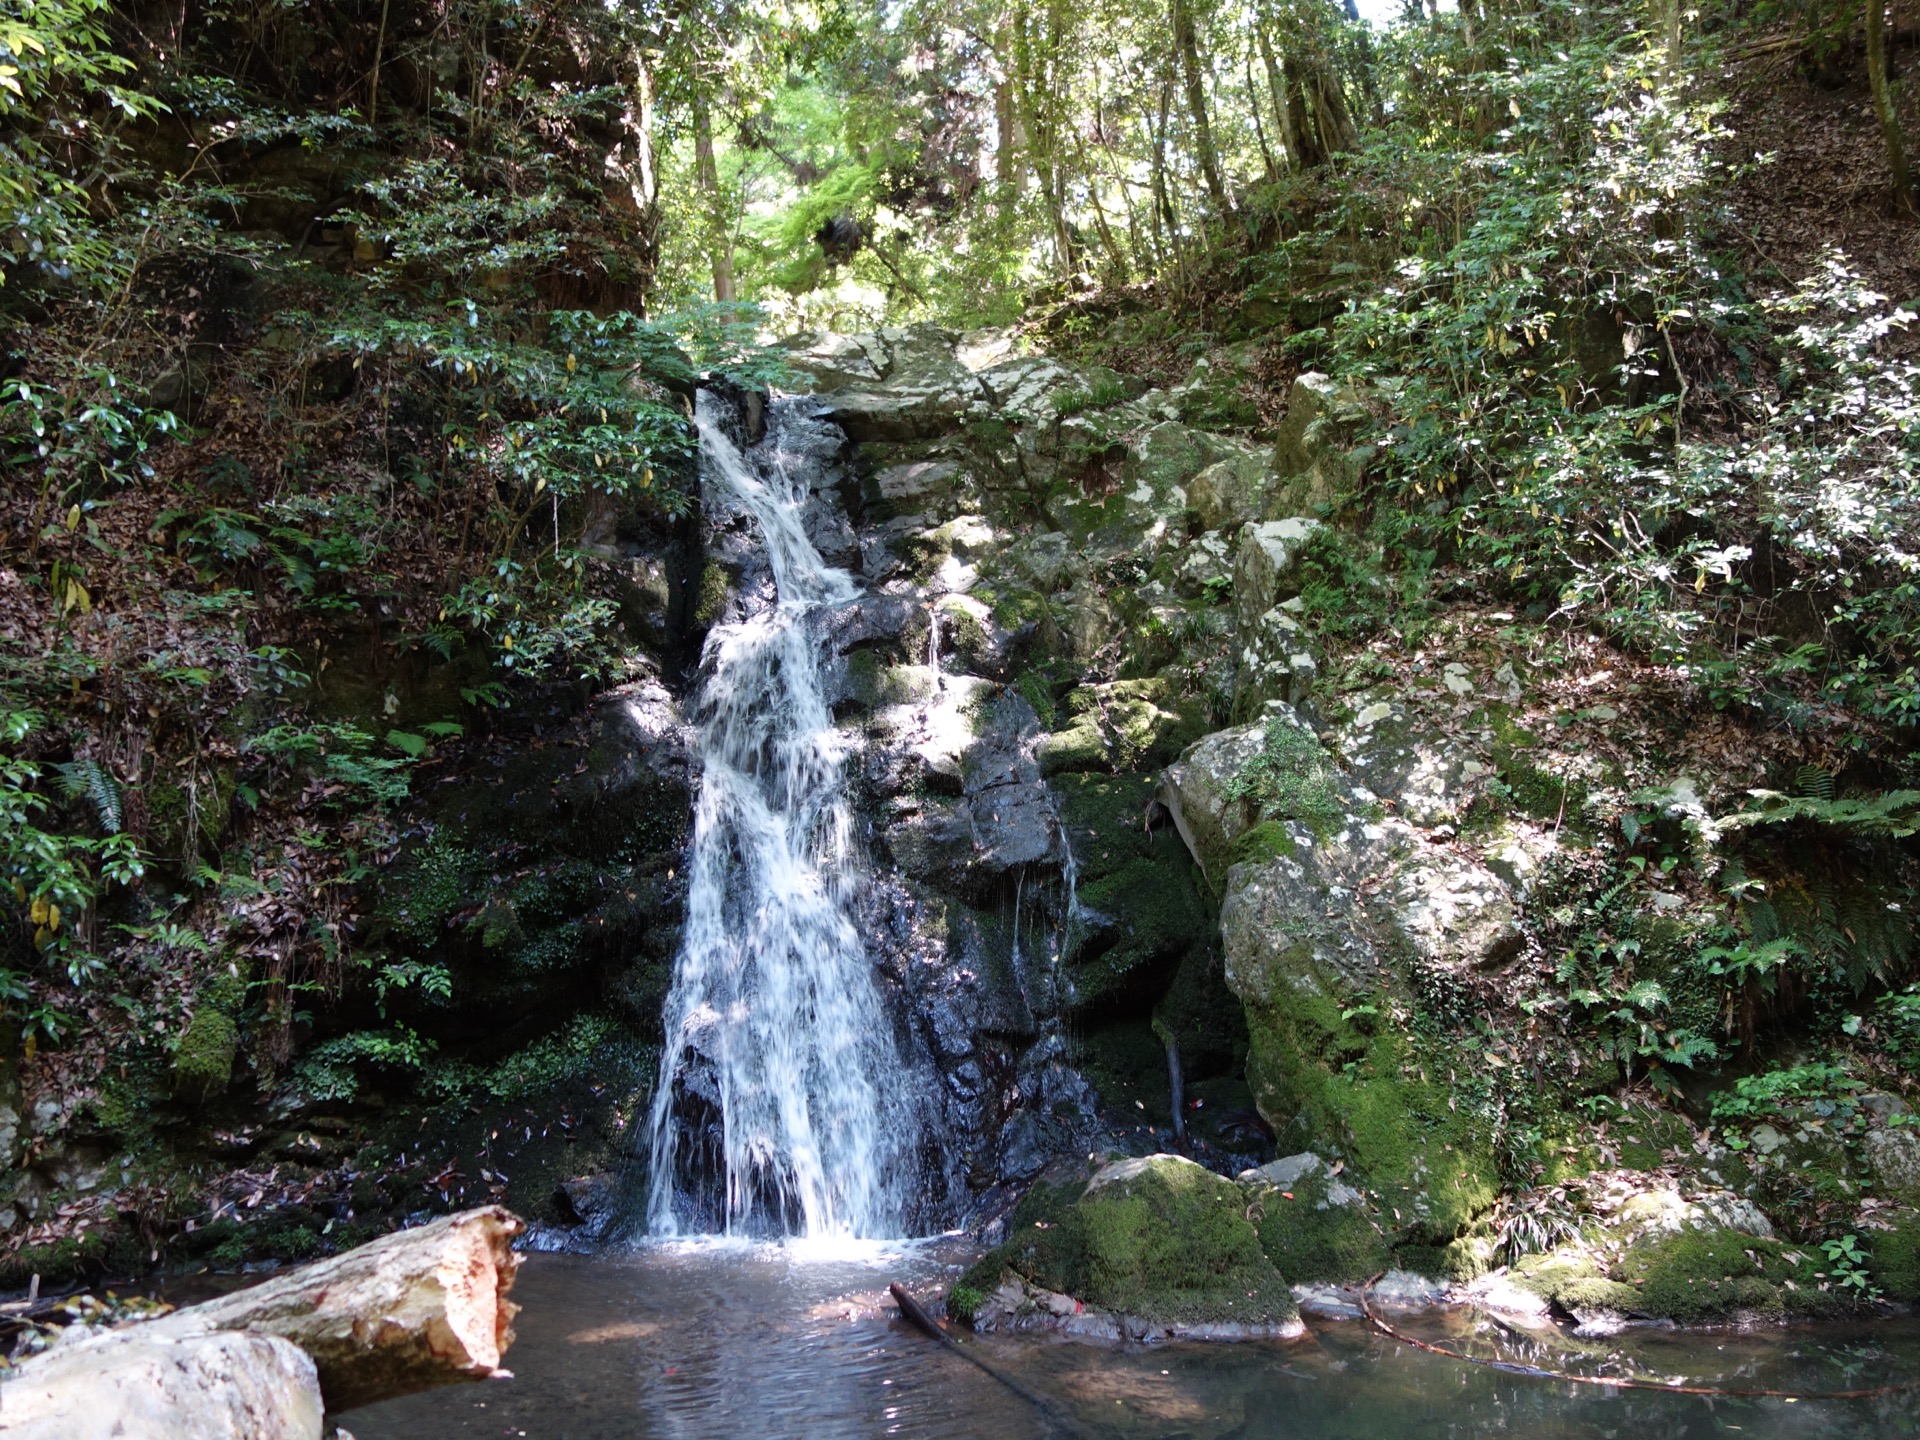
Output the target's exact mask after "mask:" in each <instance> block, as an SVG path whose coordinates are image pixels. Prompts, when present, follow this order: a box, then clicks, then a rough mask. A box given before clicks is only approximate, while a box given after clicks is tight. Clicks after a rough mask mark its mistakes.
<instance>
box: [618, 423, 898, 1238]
mask: <svg viewBox="0 0 1920 1440" xmlns="http://www.w3.org/2000/svg"><path fill="white" fill-rule="evenodd" d="M804 403H805V402H794V401H781V402H777V403H776V404H775V406H774V409H773V412H772V415H771V416H770V433H769V437H768V439H767V440H766V441H764V442H762V444H760V445H759V446H756V447H755V448H754V451H753V452H752V454H751V455H748V454H743V453H742V452H741V450H740V449H739V447H738V446H736V445H735V443H734V442H733V440H732V439H731V438H729V436H728V435H727V434H726V432H725V430H724V429H723V428H722V427H721V424H720V423H719V422H720V419H721V416H720V413H719V412H720V407H721V406H722V405H723V404H724V402H722V401H719V400H717V399H716V398H714V397H712V396H711V395H710V394H709V393H708V392H706V391H702V392H701V394H700V397H699V405H698V412H697V416H696V419H697V422H698V427H699V433H700V453H701V469H702V480H703V483H704V486H705V493H706V495H707V498H708V502H709V506H710V508H716V509H720V510H723V511H724V510H729V509H730V510H733V511H735V512H744V513H745V514H746V515H748V516H750V517H751V519H752V521H753V523H754V525H755V527H756V528H757V529H758V531H759V534H760V537H761V541H762V543H763V545H764V547H765V551H764V553H765V560H766V563H767V566H768V567H769V569H770V570H771V574H772V581H773V584H772V587H771V588H772V594H771V596H770V597H766V598H764V599H762V600H761V601H760V602H759V603H758V605H757V608H754V607H751V606H750V609H751V610H752V613H750V614H748V616H747V617H746V618H745V619H742V620H740V621H738V622H737V623H733V624H726V625H719V626H716V627H715V628H714V629H713V631H712V632H711V634H710V635H709V636H708V638H707V642H706V649H705V651H704V653H703V656H702V661H701V666H702V683H701V687H700V692H699V698H698V702H697V706H696V709H695V717H696V720H697V723H698V740H697V745H698V753H699V757H700V763H701V778H700V789H699V798H698V800H697V802H696V805H695V812H694V830H693V846H692V852H691V858H690V861H689V875H688V893H687V911H686V929H685V932H684V935H683V938H682V942H681V948H680V953H679V955H678V957H677V959H676V962H675V968H674V977H673V986H672V990H671V992H670V993H669V995H668V999H667V1005H666V1013H665V1025H666V1048H665V1050H664V1052H663V1054H662V1057H661V1068H660V1080H659V1086H658V1089H657V1090H656V1092H655V1095H654V1104H653V1122H652V1158H653V1164H652V1176H651V1181H650V1186H651V1188H650V1192H649V1196H648V1205H647V1211H648V1222H649V1225H650V1228H651V1229H652V1230H653V1232H654V1233H655V1234H660V1235H672V1234H677V1233H681V1231H682V1229H683V1227H684V1225H685V1222H686V1220H687V1216H686V1211H687V1210H688V1209H689V1208H691V1209H692V1210H693V1211H694V1212H695V1214H697V1215H698V1216H699V1217H700V1219H701V1220H702V1221H704V1222H705V1226H706V1227H710V1228H713V1229H719V1230H724V1231H725V1232H726V1233H728V1234H741V1233H749V1234H751V1233H763V1234H764V1233H774V1234H780V1233H785V1234H798V1235H805V1236H809V1237H824V1236H836V1235H838V1236H886V1235H897V1234H899V1233H900V1232H901V1229H902V1226H903V1213H904V1212H903V1206H902V1204H901V1202H900V1197H899V1195H898V1193H897V1185H898V1183H899V1180H900V1178H901V1177H902V1176H903V1174H904V1173H905V1172H906V1171H907V1170H908V1168H909V1162H910V1160H911V1157H912V1156H913V1155H914V1153H915V1151H916V1145H917V1139H918V1137H917V1135H916V1134H915V1130H916V1124H915V1120H914V1115H915V1113H916V1112H915V1107H914V1105H913V1103H912V1102H911V1098H910V1096H911V1093H912V1088H913V1087H912V1086H911V1084H910V1083H908V1079H909V1077H907V1076H906V1075H905V1074H904V1072H903V1067H902V1065H901V1061H900V1057H899V1056H898V1055H897V1054H896V1052H895V1046H894V1042H893V1038H892V1028H891V1025H890V1022H889V1019H888V1016H887V1013H886V1010H885V1007H884V1005H883V1003H882V1000H881V996H880V993H879V990H878V987H877V985H876V983H875V980H874V976H873V970H872V965H871V962H870V960H869V958H868V955H867V951H866V947H865V944H864V942H863V940H862V937H861V933H860V930H859V928H858V927H857V925H856V923H855V919H854V911H853V905H854V902H855V900H856V898H857V889H858V879H859V874H860V870H861V864H860V860H861V857H860V854H859V852H858V846H857V842H856V840H855V835H854V827H853V818H852V814H851V812H850V809H849V806H848V802H847V796H846V789H845V784H844V778H843V770H844V765H845V759H846V755H847V752H848V750H849V748H850V746H851V741H850V740H849V738H848V737H847V736H846V735H844V734H843V733H842V732H840V731H839V730H837V729H835V727H834V724H833V716H832V711H831V709H830V707H829V705H828V702H827V699H826V696H825V693H824V691H823V687H822V683H821V670H820V653H819V652H820V648H821V646H820V642H819V640H818V639H817V632H818V628H819V627H818V623H817V622H818V621H819V619H820V618H822V617H823V616H824V615H825V613H826V612H828V611H830V610H831V609H832V608H833V607H835V606H839V605H843V604H845V603H847V602H849V601H851V600H853V599H854V598H855V597H856V596H857V594H858V593H859V591H858V588H857V586H856V585H855V583H854V581H853V578H852V577H851V576H850V575H848V574H847V572H845V571H844V570H840V569H836V568H834V567H833V566H830V565H828V564H827V563H826V562H825V561H824V560H823V559H822V558H821V556H820V553H819V552H818V551H817V550H816V549H815V548H814V546H813V544H812V543H811V542H810V541H809V539H808V538H807V533H806V530H805V529H804V528H803V525H802V507H803V506H804V505H805V503H806V501H807V499H808V494H809V485H808V483H807V480H808V465H809V464H810V463H811V462H810V461H809V460H808V458H807V457H806V456H805V455H800V454H794V453H790V452H789V451H788V450H787V449H786V448H785V447H784V446H783V444H782V436H783V434H785V433H787V432H788V431H789V430H790V429H798V428H801V427H804V426H806V425H810V424H811V425H815V426H816V427H817V425H818V422H814V421H811V420H809V419H808V418H807V415H806V412H805V411H804V409H802V408H799V407H803V406H804ZM883 1112H884V1113H883ZM701 1187H705V1189H706V1192H707V1193H706V1194H705V1195H704V1196H702V1195H701V1194H700V1193H699V1192H700V1190H701ZM716 1190H717V1191H718V1192H719V1193H717V1194H716V1193H714V1192H715V1191H716Z"/></svg>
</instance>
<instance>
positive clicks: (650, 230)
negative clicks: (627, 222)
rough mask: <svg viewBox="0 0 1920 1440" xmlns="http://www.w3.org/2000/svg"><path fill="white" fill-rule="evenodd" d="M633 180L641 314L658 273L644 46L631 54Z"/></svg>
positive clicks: (655, 172) (656, 185)
mask: <svg viewBox="0 0 1920 1440" xmlns="http://www.w3.org/2000/svg"><path fill="white" fill-rule="evenodd" d="M633 65H634V86H633V111H632V119H631V121H630V124H631V125H632V128H633V152H634V153H633V180H632V185H631V187H630V189H631V194H632V198H633V208H634V211H635V215H636V223H635V226H634V230H635V234H634V241H635V251H636V253H635V255H634V268H635V269H636V270H638V271H639V273H640V304H639V310H640V313H641V314H642V315H645V314H647V313H648V311H649V310H650V309H651V308H652V303H653V287H654V280H655V278H656V277H657V276H658V275H659V272H660V160H659V152H658V151H657V150H656V149H655V148H654V143H653V131H654V93H653V57H652V56H651V55H649V54H648V53H647V52H646V50H645V48H644V47H636V48H635V50H634V53H633Z"/></svg>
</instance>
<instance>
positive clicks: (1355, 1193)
mask: <svg viewBox="0 0 1920 1440" xmlns="http://www.w3.org/2000/svg"><path fill="white" fill-rule="evenodd" d="M1239 1184H1240V1188H1241V1190H1242V1191H1243V1192H1244V1193H1245V1195H1246V1197H1247V1209H1246V1214H1247V1218H1248V1219H1249V1220H1251V1221H1252V1222H1253V1225H1254V1229H1255V1231H1256V1233H1257V1234H1258V1235H1259V1236H1260V1248H1261V1249H1262V1250H1264V1251H1266V1253H1267V1258H1268V1259H1269V1260H1271V1261H1273V1263H1274V1267H1275V1268H1276V1269H1277V1270H1279V1271H1280V1272H1281V1273H1282V1274H1283V1275H1285V1276H1286V1277H1287V1279H1288V1280H1289V1281H1291V1282H1293V1283H1294V1284H1312V1283H1315V1282H1318V1281H1336V1282H1341V1281H1353V1280H1365V1279H1367V1278H1368V1277H1369V1276H1372V1275H1377V1274H1379V1273H1380V1272H1381V1271H1382V1270H1385V1269H1387V1268H1388V1267H1389V1266H1390V1265H1391V1264H1392V1258H1393V1257H1392V1251H1391V1250H1390V1248H1389V1246H1388V1243H1387V1236H1386V1232H1385V1229H1384V1228H1383V1227H1382V1226H1381V1224H1380V1221H1379V1218H1378V1215H1377V1210H1376V1207H1375V1206H1374V1205H1373V1204H1372V1203H1371V1202H1370V1201H1369V1200H1368V1198H1367V1195H1366V1192H1365V1191H1364V1190H1360V1189H1357V1188H1356V1187H1354V1186H1352V1185H1349V1184H1348V1183H1347V1182H1346V1180H1345V1179H1344V1178H1342V1176H1341V1175H1340V1174H1338V1173H1336V1172H1335V1171H1334V1169H1333V1167H1332V1166H1330V1165H1329V1164H1328V1163H1327V1162H1326V1161H1325V1160H1323V1159H1321V1158H1320V1157H1319V1156H1318V1155H1315V1154H1314V1153H1313V1152H1311V1151H1304V1152H1302V1153H1301V1154H1298V1155H1289V1156H1285V1157H1284V1158H1282V1159H1279V1160H1275V1161H1273V1162H1272V1163H1271V1164H1268V1165H1262V1166H1261V1167H1260V1168H1259V1169H1257V1170H1249V1171H1247V1172H1246V1173H1244V1174H1243V1175H1241V1176H1240V1179H1239Z"/></svg>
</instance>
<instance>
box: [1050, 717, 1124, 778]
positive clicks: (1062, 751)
mask: <svg viewBox="0 0 1920 1440" xmlns="http://www.w3.org/2000/svg"><path fill="white" fill-rule="evenodd" d="M1034 758H1035V759H1036V760H1038V761H1039V762H1040V773H1041V774H1042V775H1061V774H1067V773H1070V772H1085V771H1093V770H1109V769H1111V768H1112V767H1113V759H1112V756H1110V755H1109V754H1108V753H1107V737H1106V735H1105V734H1104V733H1102V731H1101V729H1100V722H1099V720H1098V718H1097V717H1095V716H1092V715H1082V716H1080V717H1079V718H1078V719H1076V720H1075V721H1074V722H1073V723H1072V724H1071V725H1069V726H1067V728H1066V729H1064V730H1055V731H1054V732H1053V733H1052V734H1050V735H1042V736H1041V737H1040V742H1039V744H1037V745H1036V746H1035V747H1034Z"/></svg>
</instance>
